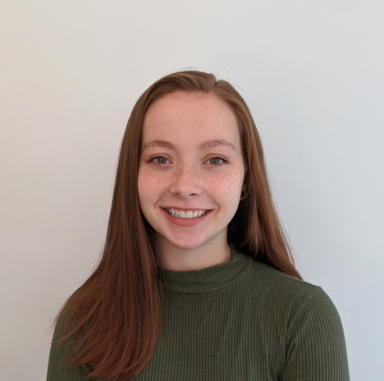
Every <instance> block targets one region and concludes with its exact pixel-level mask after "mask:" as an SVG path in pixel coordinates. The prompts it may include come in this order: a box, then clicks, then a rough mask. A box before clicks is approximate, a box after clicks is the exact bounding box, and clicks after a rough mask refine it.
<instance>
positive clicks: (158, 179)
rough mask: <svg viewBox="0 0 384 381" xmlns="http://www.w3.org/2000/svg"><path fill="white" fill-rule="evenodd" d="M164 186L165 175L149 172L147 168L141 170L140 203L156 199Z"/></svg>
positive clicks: (139, 182)
mask: <svg viewBox="0 0 384 381" xmlns="http://www.w3.org/2000/svg"><path fill="white" fill-rule="evenodd" d="M163 188H164V176H163V177H162V176H159V175H155V174H153V173H148V172H146V171H145V170H142V171H139V175H138V192H139V199H140V204H141V205H142V204H143V203H145V202H148V201H154V200H156V199H157V198H158V197H159V195H160V194H161V193H162V190H163Z"/></svg>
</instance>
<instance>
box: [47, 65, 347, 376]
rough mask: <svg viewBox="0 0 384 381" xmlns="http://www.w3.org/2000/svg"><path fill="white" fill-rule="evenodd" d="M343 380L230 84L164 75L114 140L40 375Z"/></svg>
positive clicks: (334, 323)
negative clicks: (100, 226)
mask: <svg viewBox="0 0 384 381" xmlns="http://www.w3.org/2000/svg"><path fill="white" fill-rule="evenodd" d="M86 377H88V378H90V379H92V380H106V379H108V380H128V379H135V380H167V381H169V380H177V381H180V380H183V381H185V380H193V381H196V380H207V381H208V380H209V381H214V380H220V381H223V380H231V381H233V380H261V381H267V380H284V381H308V380H312V381H330V380H337V381H346V380H349V376H348V364H347V357H346V348H345V341H344V335H343V329H342V326H341V322H340V318H339V315H338V313H337V311H336V309H335V307H334V305H333V304H332V302H331V301H330V299H329V298H328V296H327V295H326V294H325V293H324V292H323V291H322V289H321V288H319V287H317V286H313V285H311V284H308V283H306V282H304V281H302V280H301V277H300V275H299V273H298V272H297V270H296V269H295V267H294V264H293V260H292V258H291V255H290V251H289V248H288V245H287V242H286V240H285V238H284V235H283V232H282V229H281V227H280V225H279V221H278V218H277V215H276V212H275V209H274V207H273V203H272V198H271V193H270V189H269V185H268V180H267V174H266V170H265V164H264V157H263V150H262V146H261V142H260V138H259V135H258V132H257V130H256V126H255V123H254V121H253V119H252V116H251V113H250V111H249V109H248V107H247V105H246V104H245V102H244V100H243V99H242V97H241V96H240V95H239V93H238V92H237V91H236V90H235V89H234V88H233V87H232V86H231V85H230V84H229V83H227V82H226V81H223V80H219V81H217V80H216V78H215V77H214V76H213V75H212V74H206V73H202V72H197V71H185V72H179V73H174V74H171V75H168V76H166V77H164V78H162V79H160V80H159V81H157V82H156V83H154V84H153V85H152V86H150V87H149V89H148V90H147V91H145V93H144V94H143V95H142V96H141V97H140V98H139V100H138V101H137V103H136V105H135V107H134V109H133V111H132V114H131V116H130V118H129V121H128V125H127V128H126V131H125V135H124V138H123V143H122V147H121V152H120V159H119V164H118V169H117V176H116V183H115V190H114V195H113V201H112V207H111V214H110V219H109V225H108V232H107V238H106V244H105V249H104V254H103V256H102V258H101V261H100V263H99V265H98V267H97V269H96V270H95V272H94V273H93V274H92V275H91V276H90V278H89V279H88V280H87V281H86V282H85V283H84V284H83V285H82V286H81V287H80V288H79V289H78V290H77V291H76V292H75V293H74V294H73V295H72V296H71V297H70V298H69V299H68V301H67V302H66V303H65V305H64V307H63V309H62V311H61V312H60V313H59V316H58V318H57V324H56V330H55V334H54V341H53V344H52V347H51V354H50V359H49V366H48V377H47V380H48V381H78V380H79V381H80V380H84V379H85V378H86Z"/></svg>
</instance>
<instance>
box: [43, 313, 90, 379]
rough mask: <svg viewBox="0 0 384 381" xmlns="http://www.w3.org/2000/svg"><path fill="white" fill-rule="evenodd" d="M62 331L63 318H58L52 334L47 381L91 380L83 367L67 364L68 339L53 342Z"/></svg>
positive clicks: (70, 350) (69, 350) (69, 351)
mask: <svg viewBox="0 0 384 381" xmlns="http://www.w3.org/2000/svg"><path fill="white" fill-rule="evenodd" d="M62 331H63V319H62V318H61V319H59V320H58V322H57V324H56V328H55V332H54V334H53V339H52V344H51V350H50V353H49V360H48V371H47V381H85V380H91V381H92V380H93V379H92V378H87V371H86V368H85V367H82V366H77V367H75V368H73V367H68V366H67V364H66V362H67V359H68V358H69V356H71V354H72V345H71V343H70V340H66V341H65V342H64V343H62V344H57V343H56V342H55V341H56V340H58V339H59V338H60V337H61V334H62Z"/></svg>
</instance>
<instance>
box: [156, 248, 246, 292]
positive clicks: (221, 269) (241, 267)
mask: <svg viewBox="0 0 384 381" xmlns="http://www.w3.org/2000/svg"><path fill="white" fill-rule="evenodd" d="M230 247H231V257H232V260H231V261H230V262H227V263H222V264H220V265H216V266H212V267H207V268H205V269H202V270H193V271H173V270H166V269H163V268H161V267H158V270H159V274H160V277H161V279H162V282H163V287H164V289H165V290H167V291H172V292H178V293H185V294H200V293H206V292H212V291H216V290H218V289H220V288H223V287H226V286H228V285H230V284H231V283H232V282H235V281H236V280H237V279H238V278H240V277H241V276H242V275H244V274H245V272H246V271H247V270H248V269H249V268H250V266H251V264H252V262H253V260H252V258H250V257H248V256H246V255H244V254H242V253H239V252H238V251H237V250H236V248H235V247H234V246H233V245H232V244H231V245H230Z"/></svg>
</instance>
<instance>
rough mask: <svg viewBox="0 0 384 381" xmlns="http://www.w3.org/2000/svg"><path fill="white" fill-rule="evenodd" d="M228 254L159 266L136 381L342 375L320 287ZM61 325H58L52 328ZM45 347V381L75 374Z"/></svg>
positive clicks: (310, 379) (335, 319)
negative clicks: (158, 302)
mask: <svg viewBox="0 0 384 381" xmlns="http://www.w3.org/2000/svg"><path fill="white" fill-rule="evenodd" d="M231 256H232V261H231V262H228V263H224V264H220V265H216V266H213V267H209V268H206V269H203V270H199V271H187V272H182V271H171V270H164V269H162V268H159V271H160V273H161V274H162V276H163V285H164V298H163V306H164V311H163V328H162V334H161V336H160V339H159V341H158V343H157V346H156V348H155V351H154V353H153V356H152V359H151V362H150V364H149V366H148V368H147V369H145V370H143V371H142V372H141V373H140V374H139V375H138V376H137V377H136V378H134V379H135V380H137V381H146V380H156V381H158V380H164V381H173V380H174V381H197V380H206V381H215V380H220V381H226V380H228V381H234V380H236V381H237V380H241V381H246V380H255V381H256V380H257V381H269V380H280V381H347V380H349V373H348V362H347V354H346V347H345V340H344V333H343V328H342V325H341V321H340V317H339V315H338V313H337V310H336V308H335V306H334V305H333V303H332V301H331V300H330V299H329V297H328V296H327V295H326V294H325V292H324V291H323V290H322V289H321V288H320V287H317V286H313V285H311V284H308V283H306V282H303V281H301V280H298V279H296V278H293V277H291V276H289V275H286V274H284V273H282V272H280V271H278V270H276V269H274V268H272V267H270V266H268V265H266V264H263V263H261V262H259V261H255V260H253V259H252V258H250V257H248V256H246V255H244V254H241V253H239V252H237V251H236V249H234V247H233V246H232V247H231ZM58 331H60V327H59V326H58V327H56V333H55V334H56V335H57V332H58ZM68 351H69V348H68V347H66V346H65V345H64V346H61V347H59V349H56V347H55V346H52V348H51V354H50V358H49V365H48V376H47V381H80V380H84V377H85V376H86V374H87V367H86V366H83V367H77V368H73V369H65V368H64V369H63V368H62V364H63V361H64V360H65V357H66V356H67V355H68Z"/></svg>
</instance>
